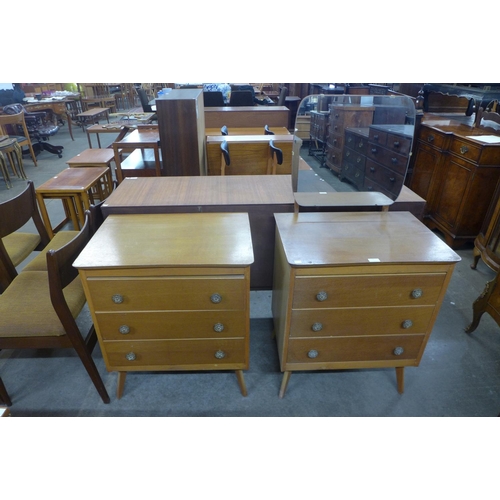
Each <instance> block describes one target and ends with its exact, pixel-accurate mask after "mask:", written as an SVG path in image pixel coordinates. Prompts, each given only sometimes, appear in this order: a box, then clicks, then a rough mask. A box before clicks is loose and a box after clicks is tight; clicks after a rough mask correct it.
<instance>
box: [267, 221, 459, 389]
mask: <svg viewBox="0 0 500 500" xmlns="http://www.w3.org/2000/svg"><path fill="white" fill-rule="evenodd" d="M275 218H276V224H277V233H276V250H275V266H274V289H273V299H272V312H273V318H274V327H275V334H276V340H277V345H278V353H279V357H280V366H281V371H282V372H284V375H283V380H282V385H281V389H280V397H283V396H284V394H285V391H286V387H287V384H288V381H289V378H290V374H291V372H292V371H299V370H335V369H354V368H387V367H393V368H395V369H396V373H397V380H398V390H399V392H403V389H404V367H405V366H418V365H419V363H420V360H421V358H422V355H423V352H424V349H425V346H426V344H427V341H428V339H429V335H430V333H431V331H432V328H433V325H434V321H435V320H436V317H437V314H438V312H439V308H440V306H441V303H442V300H443V297H444V294H445V292H446V288H447V286H448V283H449V280H450V278H451V274H452V271H453V268H454V265H455V263H456V262H458V261H459V260H460V257H459V256H458V255H457V254H456V253H455V252H454V251H453V250H451V249H450V248H449V247H448V246H447V245H446V244H445V243H444V242H443V241H442V240H441V239H440V238H438V237H437V236H436V235H434V234H433V233H432V232H431V231H430V230H429V229H427V228H426V227H425V226H424V225H423V224H422V223H421V222H419V221H418V220H417V219H416V218H415V217H413V216H412V215H411V214H409V213H406V212H386V213H361V212H357V213H354V212H352V213H299V214H295V215H291V214H276V215H275Z"/></svg>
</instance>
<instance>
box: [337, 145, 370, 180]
mask: <svg viewBox="0 0 500 500" xmlns="http://www.w3.org/2000/svg"><path fill="white" fill-rule="evenodd" d="M344 152H345V150H344ZM340 178H341V180H343V179H344V178H345V179H348V180H349V181H351V182H352V183H353V184H354V185H355V186H356V187H357V188H358V189H362V188H363V184H364V179H365V171H364V168H361V167H360V168H357V167H355V166H353V165H352V164H351V163H349V162H348V161H346V160H343V161H342V171H341V172H340Z"/></svg>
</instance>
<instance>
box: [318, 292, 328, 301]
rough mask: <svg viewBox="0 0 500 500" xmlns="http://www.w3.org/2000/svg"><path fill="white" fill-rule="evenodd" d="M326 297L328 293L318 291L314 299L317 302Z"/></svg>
mask: <svg viewBox="0 0 500 500" xmlns="http://www.w3.org/2000/svg"><path fill="white" fill-rule="evenodd" d="M327 298H328V294H327V293H326V292H318V294H317V295H316V300H318V301H319V302H324V301H325V300H326V299H327Z"/></svg>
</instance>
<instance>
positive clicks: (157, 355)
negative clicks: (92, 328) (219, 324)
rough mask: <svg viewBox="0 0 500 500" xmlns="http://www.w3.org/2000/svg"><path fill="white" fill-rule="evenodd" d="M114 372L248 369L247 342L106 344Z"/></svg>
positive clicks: (238, 340) (202, 341)
mask: <svg viewBox="0 0 500 500" xmlns="http://www.w3.org/2000/svg"><path fill="white" fill-rule="evenodd" d="M103 345H104V347H105V350H106V356H107V360H108V363H109V367H110V369H111V370H119V371H121V370H123V371H141V370H146V369H147V370H164V369H165V368H166V367H167V366H168V369H169V370H176V369H177V370H185V369H186V367H189V369H191V370H204V369H205V370H213V369H217V368H218V369H223V370H225V369H227V370H230V369H244V368H248V357H247V352H248V349H247V343H246V341H245V339H202V340H190V339H189V340H156V341H140V340H138V341H125V342H113V341H105V342H103Z"/></svg>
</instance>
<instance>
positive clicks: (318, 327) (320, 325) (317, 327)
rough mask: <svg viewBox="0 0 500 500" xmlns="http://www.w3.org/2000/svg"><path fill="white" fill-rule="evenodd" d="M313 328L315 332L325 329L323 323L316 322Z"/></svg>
mask: <svg viewBox="0 0 500 500" xmlns="http://www.w3.org/2000/svg"><path fill="white" fill-rule="evenodd" d="M311 329H312V331H313V332H320V331H321V330H323V325H322V324H321V323H314V324H313V326H311Z"/></svg>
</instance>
